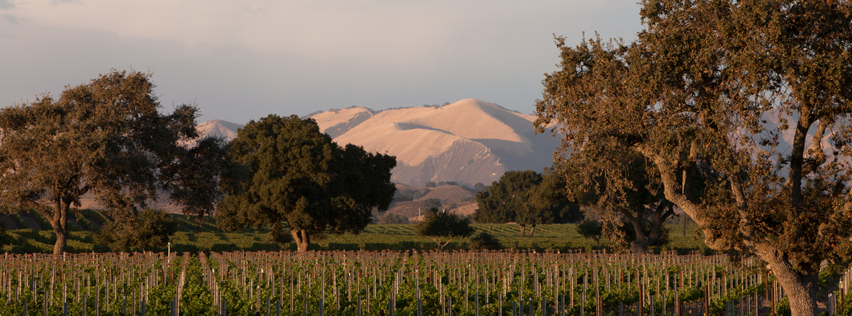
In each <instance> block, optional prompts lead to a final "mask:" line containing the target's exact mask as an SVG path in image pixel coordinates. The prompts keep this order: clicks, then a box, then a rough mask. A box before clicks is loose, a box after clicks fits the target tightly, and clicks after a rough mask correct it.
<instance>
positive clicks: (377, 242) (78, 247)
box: [0, 210, 707, 254]
mask: <svg viewBox="0 0 852 316" xmlns="http://www.w3.org/2000/svg"><path fill="white" fill-rule="evenodd" d="M77 212H79V213H80V214H81V215H83V214H84V215H85V217H86V218H94V219H96V220H97V221H98V222H100V223H105V222H107V221H111V216H110V214H109V212H104V211H97V210H78V211H77ZM173 217H174V219H175V220H176V221H177V222H178V232H177V233H176V234H175V235H174V236H172V238H171V243H172V250H173V251H236V250H247V251H261V250H268V251H277V250H296V245H295V244H294V243H289V244H281V245H279V244H277V243H275V242H273V241H272V240H271V238H270V234H269V230H268V229H261V230H255V229H246V230H244V231H243V232H224V231H222V230H221V229H219V228H218V227H216V222H215V220H214V219H212V218H204V219H203V221H202V223H201V229H200V232H199V233H198V234H195V231H196V222H195V218H194V217H190V216H186V215H173ZM78 218H81V219H80V220H78V222H80V224H81V225H82V226H84V228H86V229H87V230H88V231H72V232H70V234H69V238H68V243H67V245H68V247H67V248H68V252H92V251H96V252H103V251H108V249H106V248H105V247H103V246H100V245H95V244H94V237H93V236H94V233H93V231H96V230H97V229H96V226H95V225H94V224H93V223H91V222H90V221H89V220H88V219H82V218H83V217H82V216H80V217H78ZM473 226H474V227H475V228H476V233H479V232H483V231H484V232H487V233H489V234H492V235H494V236H496V237H497V238H498V239H499V240H500V242H501V243H502V245H503V247H504V248H507V249H536V250H546V249H559V250H561V251H567V250H572V249H573V250H583V251H589V250H592V249H596V248H597V245H596V243H595V242H594V241H593V240H592V239H588V238H584V237H583V236H580V235H579V234H577V232H576V230H575V227H576V225H574V224H550V225H539V226H538V227H536V230H535V235H534V237H520V228H519V227H518V225H515V224H474V225H473ZM670 228H671V232H670V234H669V236H670V242H669V244H668V245H666V246H663V247H652V249H651V250H652V251H654V252H657V253H659V252H660V251H665V250H676V251H678V253H682V254H685V253H689V252H691V251H694V250H698V251H702V252H704V251H706V249H707V246H705V245H704V241H703V238H701V237H700V236H699V235H696V234H695V233H694V231H695V229H696V228H697V227H696V226H695V225H694V224H693V225H690V226H687V234H686V236H685V237H684V235H683V229H682V226H680V225H672V226H670ZM527 234H529V228H528V229H527ZM55 241H56V236H55V234H54V232H53V231H52V230H44V231H36V230H33V229H18V230H11V231H8V235H7V237H6V240H4V241H3V246H2V247H0V251H4V252H12V253H31V252H52V251H53V244H54V242H55ZM469 242H470V239H469V238H459V239H456V240H454V241H452V242H451V243H450V244H449V245H447V247H446V248H445V249H447V250H455V249H467V247H468V245H469ZM612 246H613V245H612V244H610V243H608V242H607V241H603V240H602V241H601V247H603V248H607V249H609V251H612V249H613V247H612ZM311 248H312V249H315V250H358V249H366V250H383V249H391V250H408V249H418V250H431V249H435V248H436V247H435V243H434V242H433V241H432V240H431V239H429V238H427V237H420V236H417V235H416V234H415V233H414V225H407V224H389V225H369V226H367V228H366V229H364V231H362V232H361V233H360V234H357V235H353V234H348V233H347V234H342V235H334V234H327V235H326V236H325V238H324V239H321V240H312V244H311ZM153 250H155V251H165V250H166V245H162V246H161V247H159V248H157V249H153Z"/></svg>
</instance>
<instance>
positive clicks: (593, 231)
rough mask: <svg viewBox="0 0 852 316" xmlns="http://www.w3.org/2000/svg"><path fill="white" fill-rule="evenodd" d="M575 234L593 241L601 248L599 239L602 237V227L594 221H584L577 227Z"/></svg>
mask: <svg viewBox="0 0 852 316" xmlns="http://www.w3.org/2000/svg"><path fill="white" fill-rule="evenodd" d="M576 229H577V233H578V234H580V235H582V236H583V237H586V238H590V239H593V240H594V241H595V242H596V243H598V247H600V246H601V237H603V225H602V224H601V223H600V222H599V221H596V220H585V221H582V222H580V224H578V225H577V228H576Z"/></svg>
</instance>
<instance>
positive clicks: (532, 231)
mask: <svg viewBox="0 0 852 316" xmlns="http://www.w3.org/2000/svg"><path fill="white" fill-rule="evenodd" d="M533 234H535V225H533V226H532V228H530V237H532V236H533Z"/></svg>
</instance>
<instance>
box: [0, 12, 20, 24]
mask: <svg viewBox="0 0 852 316" xmlns="http://www.w3.org/2000/svg"><path fill="white" fill-rule="evenodd" d="M0 20H2V21H3V22H6V23H9V24H12V25H19V24H21V20H20V19H18V16H17V15H14V14H3V15H0Z"/></svg>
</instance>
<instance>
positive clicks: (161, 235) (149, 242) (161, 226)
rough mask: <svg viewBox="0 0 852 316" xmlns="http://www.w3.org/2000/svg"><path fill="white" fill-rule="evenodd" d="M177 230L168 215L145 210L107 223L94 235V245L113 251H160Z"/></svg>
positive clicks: (175, 223) (175, 224)
mask: <svg viewBox="0 0 852 316" xmlns="http://www.w3.org/2000/svg"><path fill="white" fill-rule="evenodd" d="M176 229H177V222H175V221H174V220H173V219H172V218H171V216H169V214H168V213H166V212H164V211H158V210H153V209H145V210H143V211H141V212H139V213H138V214H136V215H134V216H133V217H131V218H128V219H124V220H122V221H117V222H110V223H107V224H105V225H104V226H103V228H101V230H100V232H98V233H97V234H95V243H97V244H99V245H104V246H107V247H109V248H110V249H112V250H114V251H133V250H143V251H146V250H151V249H155V248H156V249H162V248H164V247H165V245H166V243H167V242H168V241H169V238H170V237H171V236H172V235H174V233H175V231H176Z"/></svg>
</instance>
